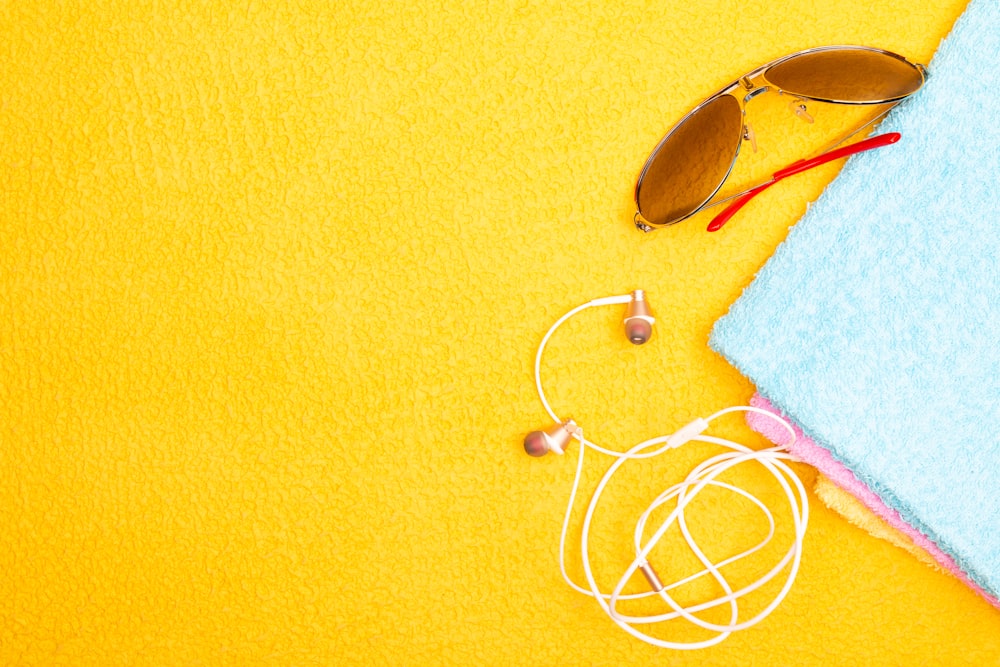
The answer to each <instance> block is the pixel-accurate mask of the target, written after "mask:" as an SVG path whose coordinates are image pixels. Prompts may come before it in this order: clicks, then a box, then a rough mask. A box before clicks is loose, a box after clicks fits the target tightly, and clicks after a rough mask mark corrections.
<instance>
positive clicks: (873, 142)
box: [708, 132, 900, 232]
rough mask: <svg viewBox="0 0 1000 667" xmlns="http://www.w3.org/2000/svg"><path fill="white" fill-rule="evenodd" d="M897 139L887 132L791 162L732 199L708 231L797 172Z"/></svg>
mask: <svg viewBox="0 0 1000 667" xmlns="http://www.w3.org/2000/svg"><path fill="white" fill-rule="evenodd" d="M899 137H900V134H899V132H888V133H886V134H880V135H878V136H874V137H870V138H868V139H865V140H864V141H859V142H857V143H856V144H851V145H850V146H843V147H841V148H836V149H834V150H832V151H829V152H827V153H823V154H822V155H817V156H816V157H813V158H809V159H806V160H799V161H798V162H793V163H792V164H790V165H788V166H787V167H785V168H784V169H780V170H778V171H776V172H774V176H772V177H771V180H770V181H768V182H767V183H762V184H761V185H758V186H757V187H755V188H753V189H752V190H749V191H748V192H746V193H745V194H743V195H741V196H739V197H737V198H736V199H734V200H733V203H731V204H730V205H729V206H727V207H726V208H725V210H724V211H722V212H721V213H719V214H718V215H717V216H715V217H714V218H712V222H710V223H709V225H708V231H710V232H717V231H719V230H720V229H722V226H723V225H725V224H726V223H727V222H729V219H730V218H731V217H733V216H734V215H736V212H737V211H739V210H740V209H741V208H743V206H744V204H746V203H747V202H748V201H750V200H751V199H753V198H754V197H756V196H757V195H758V194H760V193H761V192H763V191H764V190H767V189H768V188H769V187H771V186H772V185H774V184H775V183H777V182H778V181H780V180H781V179H783V178H786V177H788V176H792V175H793V174H798V173H799V172H802V171H805V170H807V169H812V168H813V167H818V166H819V165H821V164H826V163H827V162H832V161H833V160H839V159H840V158H842V157H847V156H848V155H854V154H855V153H863V152H864V151H868V150H871V149H873V148H881V147H882V146H888V145H889V144H894V143H896V142H897V141H899Z"/></svg>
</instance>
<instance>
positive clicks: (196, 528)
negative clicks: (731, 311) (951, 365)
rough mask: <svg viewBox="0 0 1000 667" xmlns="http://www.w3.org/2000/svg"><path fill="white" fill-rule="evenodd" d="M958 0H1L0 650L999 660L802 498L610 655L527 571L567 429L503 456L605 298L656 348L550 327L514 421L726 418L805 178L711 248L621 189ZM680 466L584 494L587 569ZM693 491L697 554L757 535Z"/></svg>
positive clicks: (599, 324)
mask: <svg viewBox="0 0 1000 667" xmlns="http://www.w3.org/2000/svg"><path fill="white" fill-rule="evenodd" d="M963 6H964V2H962V0H934V1H932V2H927V3H912V2H904V1H902V0H875V1H874V2H873V1H872V0H834V1H832V2H819V1H818V0H798V1H793V2H785V3H770V2H750V3H748V2H736V1H735V0H715V1H704V2H701V1H699V2H690V3H681V2H636V1H631V0H628V1H626V2H623V3H617V2H616V3H603V2H589V3H569V4H568V5H567V3H555V2H553V3H539V2H531V1H528V0H507V1H504V0H500V1H487V0H461V1H452V0H447V1H446V2H444V3H432V4H426V5H425V6H421V5H420V3H407V2H395V3H393V2H389V3H386V2H374V1H354V0H346V1H338V2H330V3H326V2H308V1H304V2H295V3H287V4H286V3H265V2H256V1H254V2H250V3H241V4H240V6H230V5H229V4H228V3H221V2H220V3H215V4H211V3H190V4H183V3H171V2H157V3H127V2H119V3H104V2H96V3H94V2H87V3H84V2H77V3H64V4H61V5H59V6H56V4H55V3H16V2H5V3H3V4H2V6H0V34H2V35H3V36H4V38H3V39H2V40H0V58H2V63H3V65H2V67H0V159H2V163H0V285H2V291H0V368H2V371H0V372H2V383H0V457H2V465H0V474H2V479H0V526H2V539H0V664H5V665H62V664H65V665H90V664H93V665H118V664H143V665H160V664H163V665H198V664H204V665H229V664H232V665H255V664H260V665H331V664H386V665H409V664H414V665H420V664H435V665H467V664H497V665H504V664H508V665H554V664H632V663H634V664H647V663H656V664H700V665H735V664H760V665H811V664H816V665H819V664H878V665H892V664H899V665H913V664H977V665H982V664H996V663H997V662H1000V613H997V612H996V611H995V610H993V609H992V608H991V607H989V606H988V605H987V604H986V603H985V602H983V601H981V600H980V599H979V598H978V597H976V596H975V595H974V594H973V593H972V592H970V591H968V590H967V589H965V588H964V587H963V586H962V585H961V584H960V583H958V582H956V581H954V580H953V579H951V578H949V577H948V576H946V575H943V574H941V573H939V572H936V571H934V570H932V569H931V568H929V567H926V566H925V565H923V564H921V563H919V562H917V560H916V559H914V558H912V557H911V556H910V555H908V554H906V553H904V552H903V551H901V550H899V549H896V548H895V547H893V546H891V545H889V544H887V543H885V542H883V541H880V540H877V539H874V538H872V537H870V536H869V535H867V534H866V533H865V532H863V531H862V530H859V529H857V528H855V527H853V526H851V525H850V524H848V523H847V522H846V521H844V520H843V519H842V518H840V517H838V516H837V515H835V514H834V513H832V512H831V511H830V510H828V509H826V508H825V507H824V506H823V505H822V504H821V503H819V502H814V503H813V515H812V520H811V523H810V527H809V532H808V534H807V537H806V544H805V554H804V557H803V561H802V569H801V572H800V574H799V578H798V580H797V582H796V584H795V586H794V588H793V589H792V591H791V594H790V595H789V597H788V599H787V600H786V601H785V603H784V604H782V606H780V607H779V608H778V609H777V611H776V612H775V613H774V614H772V615H771V616H770V617H769V618H767V619H766V620H765V621H764V622H763V623H761V624H760V625H758V626H756V627H755V628H753V629H751V630H748V631H746V632H743V633H739V634H737V635H734V636H733V637H731V638H730V639H728V640H727V641H726V642H725V643H723V644H721V645H720V646H718V647H715V648H712V649H709V650H706V651H703V652H699V653H696V654H677V653H671V652H665V651H661V650H657V649H653V648H651V647H648V646H646V645H644V644H641V643H638V642H637V641H635V640H633V639H631V638H629V637H628V636H626V635H625V633H623V632H621V631H620V630H619V629H618V628H616V627H615V626H614V625H613V624H612V623H611V622H610V621H609V620H608V619H607V618H606V617H605V616H604V615H603V614H602V613H601V612H600V611H599V610H598V608H597V607H596V606H595V605H594V604H593V602H592V601H590V600H587V599H585V598H583V597H582V596H579V595H578V594H576V593H574V592H573V591H571V590H570V589H569V588H568V587H566V586H565V585H564V584H563V582H562V580H561V578H560V576H559V572H558V567H557V565H556V553H557V533H558V528H559V524H560V520H561V515H562V510H563V504H564V502H565V499H566V496H567V494H568V491H569V484H570V481H571V477H572V470H573V463H574V462H575V454H576V452H575V450H574V452H573V454H572V455H570V456H567V457H565V458H561V459H557V458H555V457H551V458H546V459H543V460H533V459H529V458H528V457H527V456H525V455H524V454H523V452H522V451H521V438H522V437H523V435H524V433H525V432H526V431H529V430H531V429H533V428H536V427H540V426H544V425H545V423H546V419H545V415H544V413H543V411H542V409H541V407H540V406H539V403H538V399H537V398H536V396H535V391H534V387H533V384H532V377H531V363H532V358H533V355H534V352H535V348H536V345H537V344H538V341H539V339H540V337H541V335H542V333H543V332H544V331H545V329H546V328H547V327H548V326H549V325H550V324H551V323H552V322H553V321H554V320H555V319H556V318H557V317H558V316H559V315H561V314H562V313H563V312H565V311H566V310H568V309H569V308H571V307H572V306H574V305H576V304H578V303H581V302H583V301H587V300H589V299H591V298H595V297H598V296H604V295H609V294H618V293H623V292H627V291H629V290H632V289H634V288H637V287H641V288H644V289H646V290H647V292H648V294H649V298H650V300H651V302H652V304H653V307H654V309H655V310H656V314H657V316H658V318H659V321H658V325H657V326H658V331H657V333H656V334H655V336H656V337H655V338H654V340H653V341H652V342H651V343H650V344H649V345H647V346H645V347H642V348H633V347H631V346H630V345H629V344H628V343H627V342H625V341H624V340H623V338H622V337H621V336H620V335H619V333H618V328H617V327H618V324H617V321H618V319H619V318H620V316H621V312H620V310H618V309H615V308H606V309H603V310H600V311H589V312H588V313H586V314H585V315H583V316H581V317H580V318H579V320H577V321H574V322H572V323H571V324H570V325H567V327H566V328H565V329H564V330H562V331H561V332H560V334H559V335H558V336H557V337H556V338H555V339H553V342H552V350H551V354H550V355H549V357H548V358H547V362H546V378H547V382H548V385H547V386H548V388H549V391H550V394H551V396H550V397H551V398H552V400H553V402H554V403H555V404H556V405H557V408H556V409H557V410H559V411H561V412H564V413H567V414H572V415H573V416H575V417H576V418H577V420H578V421H580V422H581V423H583V424H585V425H586V426H587V428H588V435H590V436H592V437H594V438H596V439H598V440H599V441H600V442H602V443H604V444H605V445H607V446H611V447H617V448H619V449H624V448H625V447H627V446H630V445H631V444H633V443H636V442H638V441H640V440H642V439H644V438H647V437H651V436H654V435H659V434H662V433H667V432H670V431H672V430H674V429H675V428H677V427H678V426H680V425H681V424H683V423H686V422H687V421H689V420H690V419H692V418H694V417H696V416H706V415H708V414H710V413H711V412H714V411H715V410H717V409H719V408H722V407H725V406H727V405H731V404H739V403H744V402H746V401H747V400H748V399H749V397H750V396H751V394H752V391H753V389H752V387H751V386H750V385H749V384H748V383H747V382H746V381H745V380H744V379H742V378H741V377H740V376H739V375H738V374H737V373H736V372H735V371H734V370H733V369H732V368H731V367H729V366H728V365H727V364H726V363H725V362H724V361H723V360H722V359H720V358H719V357H717V356H716V355H714V354H713V353H712V352H711V351H710V350H709V349H708V347H707V345H706V341H707V336H708V332H709V330H710V328H711V326H712V323H713V322H714V321H715V320H716V319H717V318H718V317H720V316H721V315H722V314H723V313H724V312H725V311H726V309H727V307H728V305H729V304H730V303H731V302H732V301H733V300H734V299H735V298H736V297H737V296H738V295H739V293H740V290H741V289H742V288H743V287H744V286H745V285H746V284H747V283H748V282H749V281H750V279H751V278H752V275H753V273H754V271H755V270H756V269H757V268H758V267H759V266H760V265H761V264H762V263H763V262H764V261H765V260H766V258H767V257H768V255H769V254H770V253H771V252H772V251H773V248H774V247H775V245H776V244H777V243H778V242H780V240H781V239H782V238H783V237H784V235H785V234H786V232H787V228H788V227H789V226H790V225H791V224H793V223H794V222H795V220H796V219H797V218H798V217H799V216H800V215H801V214H802V212H803V211H804V210H805V206H806V203H807V202H809V201H811V200H813V199H815V198H816V197H817V196H818V195H819V193H820V192H821V191H822V188H823V186H824V184H825V183H827V182H829V180H830V179H832V178H833V177H834V176H835V173H836V169H837V166H835V165H832V166H830V167H828V168H824V169H821V170H818V171H815V172H812V173H809V174H804V175H802V176H798V177H796V178H795V179H791V180H789V181H786V182H785V183H783V184H782V185H781V186H780V187H776V188H774V189H772V190H771V191H769V192H768V193H767V194H766V195H765V196H762V197H761V198H760V199H759V200H758V201H755V202H753V203H752V204H751V205H749V206H748V207H747V208H746V209H745V210H744V211H742V212H741V213H740V214H739V215H738V216H737V217H736V218H735V219H734V220H733V221H732V222H731V223H730V225H729V227H727V228H726V229H725V230H724V231H723V232H722V233H719V234H715V235H710V234H706V233H705V232H704V225H705V223H706V222H707V219H706V217H705V216H701V217H699V218H697V219H695V220H693V221H689V222H688V223H686V224H683V225H679V226H677V227H674V228H671V229H669V230H663V231H659V232H656V233H655V234H650V235H645V236H643V235H641V234H639V233H637V232H636V231H635V230H634V229H633V228H632V226H631V216H632V208H631V188H632V185H633V182H634V177H635V175H636V173H637V172H638V169H639V168H640V166H641V165H642V162H643V160H644V159H645V157H646V155H647V153H648V152H649V150H650V148H651V147H652V146H653V145H654V144H655V142H656V141H657V140H658V138H659V137H660V135H661V134H662V133H663V132H664V131H665V130H666V129H667V127H668V126H669V125H670V124H671V123H672V122H674V121H675V120H677V119H678V118H679V117H680V116H681V115H682V114H683V113H684V112H686V111H687V110H688V109H689V108H690V107H691V106H692V105H694V104H695V103H696V102H698V101H699V100H700V99H702V98H703V97H705V96H706V95H708V94H709V93H711V92H713V91H714V90H716V89H717V88H718V87H719V86H721V85H722V84H724V83H726V82H728V81H729V80H731V79H732V78H734V77H735V76H737V75H739V74H741V73H743V72H746V71H748V70H749V69H751V68H753V67H755V66H757V65H759V64H761V63H764V62H766V61H768V60H770V59H772V58H774V57H777V56H780V55H784V54H786V53H789V52H791V51H794V50H797V49H800V48H805V47H809V46H814V45H820V44H828V43H863V44H871V45H876V46H880V47H883V48H887V49H891V50H894V51H898V52H901V53H904V54H906V55H908V56H910V57H912V58H914V59H917V60H920V61H923V62H927V61H928V60H929V59H930V57H931V55H932V54H933V52H934V50H935V48H936V47H937V45H938V43H939V41H940V39H941V38H942V37H943V36H945V35H946V34H947V33H948V31H949V30H950V28H951V25H952V23H953V22H954V20H955V19H956V18H957V17H958V16H959V15H960V13H961V11H962V9H963ZM823 113H824V114H826V115H827V116H833V115H836V112H835V111H825V112H823ZM796 127H798V126H796ZM803 136H805V134H803ZM758 140H759V141H760V142H761V144H762V145H766V146H770V147H772V149H773V150H776V151H779V152H780V154H781V155H782V159H783V160H784V161H786V162H788V161H792V160H793V159H796V158H798V157H800V156H801V155H800V154H799V153H800V151H802V150H807V148H806V147H805V143H806V140H805V139H804V138H803V137H800V136H798V135H797V134H795V133H784V132H777V133H774V132H772V133H771V134H769V135H768V134H767V133H766V132H765V130H764V129H763V128H758ZM886 150H891V148H890V149H886ZM762 335H766V332H762ZM863 427H864V425H859V428H863ZM715 432H718V433H719V434H720V435H723V436H727V437H732V438H736V439H743V440H745V441H747V442H750V443H754V444H755V445H762V444H763V441H762V440H761V439H759V438H756V436H754V435H752V434H751V433H750V432H749V431H748V430H747V429H746V428H745V427H743V425H742V424H741V422H740V420H738V419H735V418H734V419H732V420H731V421H730V422H728V424H727V425H722V426H720V429H719V430H717V431H715ZM708 454H709V450H708V448H698V447H691V448H685V449H684V450H681V451H678V452H677V453H676V454H674V455H672V456H671V457H670V459H669V460H667V461H663V462H661V463H660V464H659V465H660V466H661V467H660V469H659V471H658V473H657V474H655V475H652V474H646V475H640V474H636V475H633V477H632V478H631V479H632V480H633V482H632V485H631V487H630V488H629V489H627V491H628V492H629V493H632V494H634V495H635V497H636V500H635V501H634V502H633V501H631V500H629V499H628V498H627V493H624V492H622V493H617V494H616V495H614V497H617V498H618V499H619V500H618V501H614V500H612V503H613V504H614V503H617V504H616V505H615V510H616V511H607V512H605V513H602V515H601V516H602V517H604V518H606V519H607V521H606V522H605V523H606V524H607V525H606V526H605V528H606V530H605V532H603V533H602V535H603V537H602V539H601V540H600V541H599V543H598V546H600V547H602V549H603V550H602V552H601V554H599V555H597V556H595V566H600V567H602V570H601V571H602V572H603V573H605V574H602V581H604V582H611V583H613V579H614V578H615V577H614V574H615V571H614V568H618V567H622V566H623V563H625V562H627V553H626V551H627V547H628V542H629V539H630V535H631V532H630V531H631V525H632V522H633V521H634V518H635V514H634V509H635V507H639V508H641V507H644V506H645V503H646V502H648V500H649V499H650V498H651V497H652V496H654V495H655V494H656V493H658V492H659V490H660V489H662V488H664V487H666V486H668V485H669V484H671V483H673V482H674V481H677V479H679V478H680V477H681V476H682V475H684V474H686V472H687V470H689V469H690V468H691V467H692V466H693V465H694V464H696V463H697V462H698V461H700V460H701V459H703V458H705V457H706V456H707V455H708ZM604 465H606V462H604V461H599V460H598V459H596V458H594V457H592V458H591V459H590V466H589V468H588V472H589V474H588V476H587V479H586V480H585V485H586V484H590V487H592V484H593V481H594V479H595V475H596V474H598V473H599V472H600V471H601V470H603V467H604ZM799 470H800V472H801V473H802V475H803V477H804V478H805V479H806V483H807V486H811V484H810V483H811V475H812V473H810V471H809V469H807V468H805V467H800V468H799ZM734 479H737V480H742V481H743V482H744V483H750V484H751V485H755V484H761V485H763V484H764V483H763V482H762V481H760V480H757V479H756V477H755V473H753V472H752V471H748V472H746V473H744V474H743V475H734ZM774 499H775V503H776V507H779V508H780V504H778V501H779V500H780V497H777V496H775V497H774ZM720 500H721V501H722V502H720V503H718V504H717V506H713V505H711V504H709V505H708V507H707V508H706V509H705V510H704V511H703V517H704V518H705V519H706V520H707V522H708V523H707V524H706V526H707V527H704V528H700V530H701V531H702V532H701V533H700V534H702V535H706V536H707V543H708V544H709V545H714V546H716V547H717V548H718V549H720V550H721V551H720V552H719V553H721V552H722V551H725V550H726V549H730V548H731V547H732V546H733V545H732V544H730V542H733V541H734V540H735V538H736V537H746V536H748V535H751V534H757V532H759V530H760V525H759V523H760V520H759V517H757V523H756V524H755V523H754V521H743V520H742V519H740V518H739V516H738V514H737V516H736V518H734V517H733V516H730V515H727V514H724V513H723V512H725V511H726V508H727V507H728V506H729V504H728V501H731V499H726V498H721V499H720ZM633 505H635V507H633ZM619 513H620V516H619ZM750 516H752V513H751V514H750ZM755 531H756V532H755ZM784 534H785V535H786V536H787V534H786V533H784ZM737 543H738V542H737ZM570 570H571V573H572V574H574V576H577V577H579V576H580V568H579V561H578V558H577V554H576V553H575V551H574V552H573V553H571V557H570ZM669 633H670V634H671V636H672V637H673V638H675V639H683V638H685V637H686V636H689V635H690V636H691V637H694V636H703V635H697V632H696V631H694V630H687V629H685V628H683V627H672V628H670V629H669Z"/></svg>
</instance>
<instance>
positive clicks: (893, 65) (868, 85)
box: [765, 48, 924, 104]
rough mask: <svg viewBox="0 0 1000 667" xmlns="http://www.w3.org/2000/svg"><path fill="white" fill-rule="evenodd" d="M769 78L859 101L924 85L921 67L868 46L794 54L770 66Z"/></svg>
mask: <svg viewBox="0 0 1000 667" xmlns="http://www.w3.org/2000/svg"><path fill="white" fill-rule="evenodd" d="M765 76H766V77H767V80H768V81H770V82H771V83H772V84H774V85H775V86H777V87H779V88H781V89H782V90H783V91H785V92H788V93H792V94H794V95H801V96H803V97H812V98H817V99H821V100H829V101H833V102H852V103H855V104H863V103H877V102H889V101H891V100H896V99H899V98H901V97H906V96H907V95H909V94H911V93H914V92H916V91H917V89H919V88H920V86H921V85H923V82H924V78H923V75H922V74H921V72H920V70H919V69H917V68H916V67H915V66H914V65H911V64H910V63H908V62H906V61H905V60H903V59H901V58H898V57H895V56H893V55H890V54H887V53H882V52H879V51H869V50H867V49H858V48H847V49H827V50H822V51H813V52H810V53H803V54H800V55H797V56H793V57H792V58H789V59H788V60H785V61H783V62H780V63H778V64H777V65H775V66H773V67H771V68H769V69H768V70H767V73H766V75H765Z"/></svg>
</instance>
